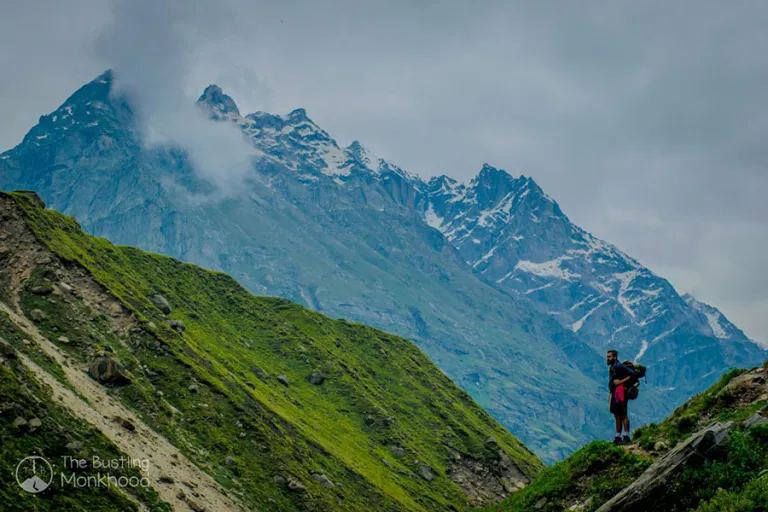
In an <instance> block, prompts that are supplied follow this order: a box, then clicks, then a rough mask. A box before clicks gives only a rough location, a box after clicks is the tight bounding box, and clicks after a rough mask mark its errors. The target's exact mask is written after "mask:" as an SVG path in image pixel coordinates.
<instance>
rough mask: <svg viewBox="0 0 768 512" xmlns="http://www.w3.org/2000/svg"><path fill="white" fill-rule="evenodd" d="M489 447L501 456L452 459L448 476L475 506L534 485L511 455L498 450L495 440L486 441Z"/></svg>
mask: <svg viewBox="0 0 768 512" xmlns="http://www.w3.org/2000/svg"><path fill="white" fill-rule="evenodd" d="M486 446H487V447H490V448H495V452H496V454H497V455H498V457H494V458H491V459H474V458H472V457H469V456H466V455H464V456H462V455H460V454H458V453H454V454H452V456H451V465H450V469H449V473H448V476H449V477H450V478H451V480H453V481H454V482H456V483H457V484H459V485H460V486H461V487H462V489H464V492H466V493H467V496H468V497H469V500H470V502H471V503H472V504H473V505H475V506H484V505H490V504H493V503H497V502H499V501H501V500H503V499H505V498H506V497H508V496H509V495H510V494H512V493H514V492H516V491H518V490H520V489H522V488H524V487H525V486H526V485H527V484H528V483H529V482H530V480H529V479H528V478H527V477H526V476H525V475H524V474H523V473H522V471H520V469H519V468H518V467H517V466H516V465H515V464H514V462H512V460H511V459H510V458H509V456H507V454H505V453H504V452H503V451H501V450H499V449H498V447H497V445H496V440H495V439H494V438H489V439H488V440H486Z"/></svg>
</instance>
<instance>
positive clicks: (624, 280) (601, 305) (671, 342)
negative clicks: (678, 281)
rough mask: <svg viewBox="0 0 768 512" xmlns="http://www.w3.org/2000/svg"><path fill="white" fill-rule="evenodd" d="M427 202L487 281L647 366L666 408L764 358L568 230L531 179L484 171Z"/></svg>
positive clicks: (698, 308)
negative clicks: (734, 369) (729, 370)
mask: <svg viewBox="0 0 768 512" xmlns="http://www.w3.org/2000/svg"><path fill="white" fill-rule="evenodd" d="M429 196H430V201H429V203H428V206H427V208H426V211H425V220H426V221H427V222H428V223H429V224H430V225H432V226H434V227H435V228H436V229H438V230H440V231H441V232H442V233H443V234H444V235H445V237H446V239H447V240H448V241H449V242H450V243H451V244H452V245H453V246H454V247H456V249H457V250H458V251H459V253H460V254H461V256H462V258H463V259H464V260H466V262H467V263H468V264H469V265H471V266H472V267H473V268H474V269H475V270H476V271H477V272H478V273H479V274H480V275H481V276H482V277H483V278H484V279H486V280H487V282H489V283H492V284H494V285H495V286H497V287H499V288H501V289H503V290H506V291H508V292H509V293H510V294H512V295H513V296H516V297H525V298H527V299H529V300H530V301H532V302H533V303H534V304H535V305H536V307H537V308H538V309H539V311H541V312H542V313H544V314H547V315H550V316H551V317H552V318H554V319H556V320H557V321H558V322H559V323H560V324H561V325H562V326H563V327H564V328H566V329H567V330H570V331H572V332H573V333H574V334H576V335H577V336H578V337H579V339H580V340H582V341H584V342H585V343H587V344H588V345H590V346H591V347H593V348H594V349H595V350H597V351H599V352H601V353H602V352H604V351H605V350H607V349H609V348H615V349H617V350H618V351H619V354H620V357H622V358H625V359H630V360H634V361H639V362H642V363H644V364H646V365H648V366H650V367H651V368H652V382H653V384H654V386H656V387H657V388H661V389H660V390H661V391H662V394H661V395H660V397H661V398H662V399H663V400H667V401H671V402H672V403H680V402H681V401H683V400H684V399H685V398H686V397H688V396H691V395H692V394H694V393H696V392H699V391H701V390H702V389H703V388H702V386H708V385H711V384H712V383H713V382H714V381H716V380H717V379H718V378H719V376H720V375H722V374H723V373H725V372H726V371H727V370H728V369H729V368H732V367H743V366H751V365H753V364H756V363H757V362H760V361H761V360H762V359H764V358H765V357H766V352H765V350H764V349H763V348H762V347H760V346H759V345H757V344H756V343H754V342H752V341H751V340H750V339H749V338H747V336H745V334H744V333H743V332H742V331H741V330H740V329H738V328H737V327H736V326H734V325H733V324H732V323H731V322H729V321H728V319H727V318H725V316H724V315H723V314H722V313H721V312H720V311H718V310H717V309H716V308H714V307H712V306H709V305H706V304H703V303H701V302H698V301H697V300H696V299H694V298H693V297H692V296H690V295H684V296H680V295H679V294H678V293H677V291H676V290H675V289H674V288H673V287H672V285H671V284H670V283H669V282H668V281H667V280H666V279H663V278H661V277H659V276H657V275H655V274H654V273H653V272H652V271H651V270H649V269H648V268H646V267H643V266H642V265H641V264H640V263H639V262H637V261H636V260H634V259H633V258H631V257H629V256H627V255H626V254H624V253H623V252H621V251H620V250H618V249H617V248H616V247H614V246H613V245H611V244H608V243H606V242H603V241H602V240H599V239H597V238H595V237H594V236H592V235H591V234H589V233H587V232H586V231H584V230H583V229H581V228H579V227H578V226H576V225H574V224H573V223H571V222H570V220H569V219H568V217H567V216H566V215H565V214H564V213H563V212H562V210H561V209H560V207H559V206H558V204H557V203H556V202H555V201H554V200H553V199H552V198H551V197H549V196H548V195H547V194H546V193H544V192H543V191H542V190H541V188H540V187H539V186H538V185H537V184H536V183H535V182H534V181H533V180H532V179H531V178H527V177H525V176H521V177H519V178H514V177H512V176H510V175H509V174H507V173H506V172H505V171H503V170H499V169H496V168H493V167H491V166H489V165H487V164H486V165H485V166H483V168H482V170H481V171H480V173H479V174H478V175H477V176H476V177H475V178H473V179H472V180H471V181H470V182H469V183H468V184H466V185H465V184H460V183H457V182H455V181H454V180H451V179H450V178H448V177H447V176H441V177H437V178H433V179H432V180H430V182H429Z"/></svg>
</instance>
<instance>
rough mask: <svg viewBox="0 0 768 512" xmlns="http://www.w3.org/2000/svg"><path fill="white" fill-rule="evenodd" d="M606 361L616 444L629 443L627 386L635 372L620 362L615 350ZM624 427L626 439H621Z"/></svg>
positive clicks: (608, 355)
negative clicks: (614, 421)
mask: <svg viewBox="0 0 768 512" xmlns="http://www.w3.org/2000/svg"><path fill="white" fill-rule="evenodd" d="M605 361H606V363H607V364H608V367H609V368H608V390H609V391H610V393H609V395H608V401H609V403H610V409H611V414H613V417H614V418H615V420H616V437H615V438H614V439H613V442H614V444H621V443H629V442H630V437H629V415H628V413H627V402H628V401H629V397H628V396H627V390H626V388H625V385H626V384H627V383H628V382H629V381H630V380H632V378H633V377H634V376H635V372H634V371H633V370H631V369H630V368H627V367H626V366H625V365H624V364H622V363H621V362H619V353H618V352H616V351H615V350H609V351H608V353H607V355H606V357H605ZM622 427H623V428H624V437H623V438H622V437H621V431H622Z"/></svg>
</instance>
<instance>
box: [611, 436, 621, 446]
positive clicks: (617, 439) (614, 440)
mask: <svg viewBox="0 0 768 512" xmlns="http://www.w3.org/2000/svg"><path fill="white" fill-rule="evenodd" d="M613 444H621V436H616V437H614V438H613Z"/></svg>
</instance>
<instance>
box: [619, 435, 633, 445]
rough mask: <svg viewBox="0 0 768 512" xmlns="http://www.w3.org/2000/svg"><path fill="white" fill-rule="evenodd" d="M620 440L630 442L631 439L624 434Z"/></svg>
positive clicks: (624, 442)
mask: <svg viewBox="0 0 768 512" xmlns="http://www.w3.org/2000/svg"><path fill="white" fill-rule="evenodd" d="M621 442H622V443H623V444H630V443H631V442H632V440H631V439H630V438H629V436H624V437H622V438H621Z"/></svg>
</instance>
